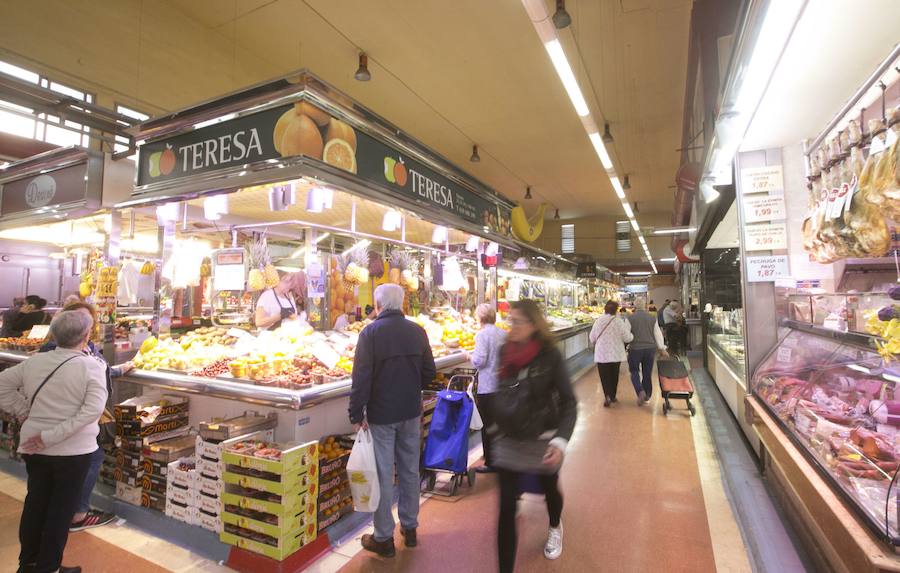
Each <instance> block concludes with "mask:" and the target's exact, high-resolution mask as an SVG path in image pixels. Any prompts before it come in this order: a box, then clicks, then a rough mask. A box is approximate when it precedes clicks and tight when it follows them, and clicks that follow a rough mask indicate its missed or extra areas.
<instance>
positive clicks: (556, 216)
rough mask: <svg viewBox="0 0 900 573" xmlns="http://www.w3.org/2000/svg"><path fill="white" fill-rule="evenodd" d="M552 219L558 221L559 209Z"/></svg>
mask: <svg viewBox="0 0 900 573" xmlns="http://www.w3.org/2000/svg"><path fill="white" fill-rule="evenodd" d="M553 218H554V219H559V209H557V210H556V214H555V215H553Z"/></svg>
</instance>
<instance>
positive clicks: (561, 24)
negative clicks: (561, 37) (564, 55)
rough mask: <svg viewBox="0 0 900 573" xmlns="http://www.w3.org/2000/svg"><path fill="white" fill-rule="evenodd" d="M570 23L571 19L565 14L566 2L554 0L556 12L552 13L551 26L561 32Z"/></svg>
mask: <svg viewBox="0 0 900 573" xmlns="http://www.w3.org/2000/svg"><path fill="white" fill-rule="evenodd" d="M571 23H572V17H571V16H569V13H568V12H566V0H556V12H554V13H553V25H554V26H556V29H557V30H562V29H563V28H565V27H567V26H568V25H569V24H571Z"/></svg>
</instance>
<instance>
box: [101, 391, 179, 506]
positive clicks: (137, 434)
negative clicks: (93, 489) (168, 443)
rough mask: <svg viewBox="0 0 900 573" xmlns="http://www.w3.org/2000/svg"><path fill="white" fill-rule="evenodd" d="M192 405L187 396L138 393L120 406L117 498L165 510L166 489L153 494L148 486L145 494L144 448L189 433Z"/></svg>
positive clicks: (116, 471)
mask: <svg viewBox="0 0 900 573" xmlns="http://www.w3.org/2000/svg"><path fill="white" fill-rule="evenodd" d="M188 405H189V404H188V400H187V398H184V397H181V396H168V395H148V396H138V397H136V398H132V399H130V400H126V401H125V402H122V403H121V404H117V405H116V407H115V418H116V446H117V447H116V451H115V459H116V467H115V471H114V477H115V480H116V497H118V498H119V499H121V500H122V501H125V502H126V503H131V504H133V505H142V504H143V505H146V506H147V507H153V508H155V509H159V510H160V511H163V510H164V509H165V492H164V491H157V495H154V496H151V495H149V491H151V489H149V488H148V495H146V496H145V495H144V474H145V471H146V468H145V466H144V447H145V446H147V445H149V444H150V443H153V442H158V441H163V440H166V439H168V438H172V437H178V436H183V435H184V434H186V433H187V431H188ZM157 483H159V482H158V481H157ZM148 485H152V481H151V482H149V483H148ZM159 489H163V490H164V486H161V487H158V488H157V490H159Z"/></svg>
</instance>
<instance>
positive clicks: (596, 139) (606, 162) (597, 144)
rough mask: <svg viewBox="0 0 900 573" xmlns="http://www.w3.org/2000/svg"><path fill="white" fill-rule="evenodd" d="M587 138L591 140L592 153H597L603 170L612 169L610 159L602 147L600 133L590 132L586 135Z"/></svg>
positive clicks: (603, 146)
mask: <svg viewBox="0 0 900 573" xmlns="http://www.w3.org/2000/svg"><path fill="white" fill-rule="evenodd" d="M588 138H589V139H590V140H591V144H592V145H593V146H594V151H596V152H597V157H599V158H600V163H602V164H603V168H604V169H612V168H613V163H612V159H610V158H609V153H608V152H607V151H606V146H605V145H603V138H602V137H601V136H600V133H598V132H596V131H592V132H591V133H589V134H588Z"/></svg>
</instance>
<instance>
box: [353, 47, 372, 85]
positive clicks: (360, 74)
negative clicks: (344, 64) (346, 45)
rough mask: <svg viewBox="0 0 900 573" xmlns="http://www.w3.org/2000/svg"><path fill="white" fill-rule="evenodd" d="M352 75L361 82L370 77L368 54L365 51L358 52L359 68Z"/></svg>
mask: <svg viewBox="0 0 900 573" xmlns="http://www.w3.org/2000/svg"><path fill="white" fill-rule="evenodd" d="M353 77H354V78H356V79H357V80H359V81H361V82H367V81H369V80H371V79H372V74H370V73H369V56H367V55H366V53H365V52H362V53H360V54H359V68H358V69H357V70H356V73H355V74H353Z"/></svg>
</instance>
